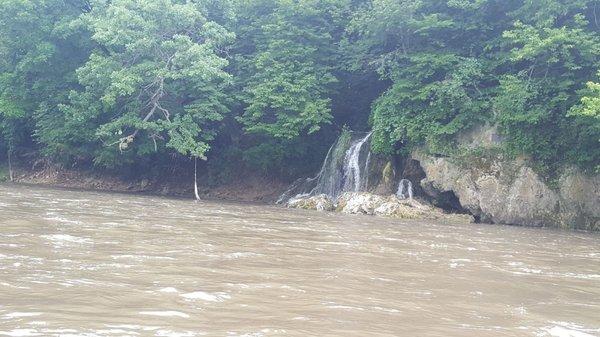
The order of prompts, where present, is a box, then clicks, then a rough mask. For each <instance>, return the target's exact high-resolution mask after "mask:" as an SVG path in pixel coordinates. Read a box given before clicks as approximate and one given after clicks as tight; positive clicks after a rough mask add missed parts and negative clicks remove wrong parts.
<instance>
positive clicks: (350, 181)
mask: <svg viewBox="0 0 600 337" xmlns="http://www.w3.org/2000/svg"><path fill="white" fill-rule="evenodd" d="M371 134H372V133H369V134H368V135H367V136H366V137H365V138H363V139H361V140H359V141H358V142H356V143H354V144H352V146H350V148H349V149H348V151H346V157H345V159H344V177H345V179H344V190H343V191H344V192H358V191H360V190H361V189H362V188H363V184H362V180H361V178H362V177H361V171H362V170H361V169H364V171H365V172H364V173H365V174H364V175H365V176H367V175H368V172H366V171H367V170H368V160H367V161H366V162H365V163H366V165H365V166H364V167H362V168H361V165H360V154H361V150H362V147H363V145H364V144H365V143H366V142H367V140H369V138H370V137H371ZM367 158H368V156H367Z"/></svg>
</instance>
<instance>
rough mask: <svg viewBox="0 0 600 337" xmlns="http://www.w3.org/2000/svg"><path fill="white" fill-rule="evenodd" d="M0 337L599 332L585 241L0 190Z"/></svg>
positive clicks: (594, 262) (595, 244) (563, 235)
mask: <svg viewBox="0 0 600 337" xmlns="http://www.w3.org/2000/svg"><path fill="white" fill-rule="evenodd" d="M0 336H225V337H232V336H246V337H261V336H361V337H364V336H440V337H441V336H444V337H454V336H456V337H459V336H460V337H471V336H472V337H482V336H559V337H566V336H570V337H590V336H600V236H599V235H598V234H593V233H582V232H566V231H557V230H544V229H533V228H519V227H508V226H494V225H478V224H469V225H465V224H452V223H432V222H422V221H403V220H393V219H383V218H375V217H367V216H344V215H339V214H326V213H319V212H313V211H300V210H288V209H283V208H279V207H274V206H273V207H272V206H257V205H246V204H235V203H224V202H213V201H210V202H209V201H207V202H200V203H196V202H194V201H190V200H177V199H169V198H161V197H147V196H135V195H123V194H110V193H97V192H83V191H67V190H59V189H46V188H39V187H26V186H12V185H0Z"/></svg>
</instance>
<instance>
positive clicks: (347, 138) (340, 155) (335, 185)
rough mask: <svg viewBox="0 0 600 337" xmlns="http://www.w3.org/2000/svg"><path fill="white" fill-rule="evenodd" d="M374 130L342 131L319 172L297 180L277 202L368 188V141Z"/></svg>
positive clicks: (333, 194)
mask: <svg viewBox="0 0 600 337" xmlns="http://www.w3.org/2000/svg"><path fill="white" fill-rule="evenodd" d="M371 134H372V133H368V134H366V135H365V134H364V133H363V134H358V133H344V134H342V135H341V136H340V138H338V140H337V141H336V142H335V143H334V144H333V145H332V146H331V148H330V149H329V151H328V152H327V156H326V157H325V161H324V162H323V165H322V166H321V170H320V171H319V173H318V174H317V176H316V177H314V178H303V179H299V180H297V181H296V182H294V183H293V184H292V185H291V187H290V188H289V189H288V190H287V191H286V192H285V193H283V194H282V195H281V197H279V200H277V203H283V202H287V201H288V200H290V199H294V198H301V197H308V196H315V195H320V194H326V195H327V196H329V197H330V198H332V199H337V197H339V196H340V195H341V194H342V193H344V192H359V191H364V190H366V189H367V188H368V187H369V186H368V176H369V163H370V160H371V152H370V150H369V146H368V145H369V140H370V138H371Z"/></svg>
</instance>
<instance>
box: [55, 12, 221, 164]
mask: <svg viewBox="0 0 600 337" xmlns="http://www.w3.org/2000/svg"><path fill="white" fill-rule="evenodd" d="M82 20H83V21H84V22H85V24H86V25H87V26H88V27H89V29H90V30H91V32H92V39H93V41H94V42H96V43H97V45H98V48H96V49H95V50H94V52H93V53H92V54H91V56H90V58H89V60H88V61H87V62H86V64H85V65H83V66H82V67H81V68H79V69H78V70H77V75H78V79H79V83H80V84H81V85H82V86H84V87H85V90H83V91H73V92H72V93H71V95H70V98H71V104H69V105H65V106H63V110H64V111H65V113H66V114H67V115H69V116H70V118H69V119H70V120H72V121H76V123H81V126H83V127H84V128H88V129H91V130H90V131H91V134H89V135H86V136H87V137H89V138H91V139H98V140H100V141H101V142H102V144H103V145H104V147H100V149H99V150H98V152H97V155H96V162H98V163H101V164H105V165H111V164H112V163H113V162H114V161H116V160H118V159H116V158H115V155H116V154H117V153H119V152H128V151H129V150H130V148H131V147H132V146H134V145H135V150H133V151H131V152H132V153H131V154H130V155H129V157H137V156H144V155H147V154H148V153H150V152H151V151H158V148H159V146H162V145H163V144H164V146H166V147H167V148H171V149H174V150H175V151H177V152H178V153H181V154H183V155H191V156H195V157H200V158H204V157H205V154H206V152H207V151H208V148H209V145H208V142H209V141H210V140H211V139H212V138H213V137H214V132H215V131H214V128H212V127H211V122H215V121H219V120H221V119H222V118H223V114H224V113H226V112H227V108H226V106H225V105H224V104H223V99H224V96H223V86H224V85H226V84H227V82H228V81H229V79H230V76H229V75H228V74H227V73H226V72H225V71H224V70H223V69H224V68H225V67H226V66H227V65H228V61H227V60H226V59H225V58H223V57H221V56H220V52H221V48H223V47H224V46H226V44H227V43H228V42H229V41H231V40H232V39H233V34H232V33H230V32H228V31H226V30H225V29H224V28H223V27H221V26H220V25H218V24H216V23H215V22H213V21H210V20H209V19H207V18H206V17H205V16H204V15H203V13H202V11H201V10H200V7H199V6H198V5H197V4H195V3H191V2H185V3H183V2H182V3H179V2H177V1H172V0H147V1H134V0H116V1H111V2H110V3H109V4H108V5H105V6H98V7H96V8H94V9H93V10H92V11H91V12H90V13H89V14H87V15H85V16H83V17H82ZM90 126H91V128H90ZM111 146H112V147H113V149H112V150H111V149H110V147H111Z"/></svg>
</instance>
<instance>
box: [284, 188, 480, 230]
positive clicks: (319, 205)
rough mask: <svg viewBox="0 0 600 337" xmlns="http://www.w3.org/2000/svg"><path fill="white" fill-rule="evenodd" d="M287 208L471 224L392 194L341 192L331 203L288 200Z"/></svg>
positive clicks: (311, 199)
mask: <svg viewBox="0 0 600 337" xmlns="http://www.w3.org/2000/svg"><path fill="white" fill-rule="evenodd" d="M287 206H288V207H289V208H299V209H313V210H320V211H334V210H335V211H337V212H340V213H344V214H365V215H376V216H385V217H392V218H397V219H431V220H451V221H459V222H467V223H468V222H472V221H473V217H472V216H470V215H465V214H447V213H444V212H443V211H442V210H441V209H439V208H436V207H433V206H431V205H429V204H427V203H425V202H423V201H419V200H416V199H399V198H398V197H396V196H395V195H391V196H387V197H386V196H381V195H376V194H372V193H367V192H346V193H343V194H342V195H341V196H340V197H339V198H338V199H337V200H336V202H335V203H334V202H333V201H332V200H331V199H330V198H329V197H328V196H326V195H317V196H312V197H309V196H307V197H298V198H294V199H292V200H290V201H289V202H288V204H287Z"/></svg>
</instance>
